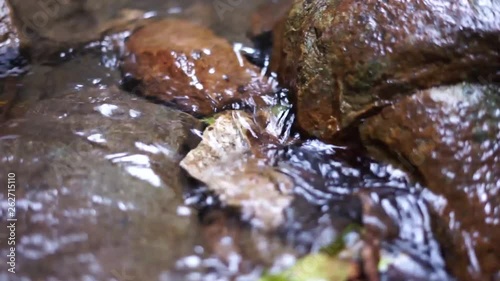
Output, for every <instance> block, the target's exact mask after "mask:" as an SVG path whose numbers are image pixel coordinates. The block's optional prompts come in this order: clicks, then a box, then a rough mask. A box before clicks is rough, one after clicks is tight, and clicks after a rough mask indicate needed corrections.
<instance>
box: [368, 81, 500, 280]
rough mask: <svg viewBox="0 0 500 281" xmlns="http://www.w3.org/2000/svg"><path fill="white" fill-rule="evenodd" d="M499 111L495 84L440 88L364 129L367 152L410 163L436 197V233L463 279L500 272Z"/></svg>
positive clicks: (408, 99)
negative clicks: (499, 240) (370, 151)
mask: <svg viewBox="0 0 500 281" xmlns="http://www.w3.org/2000/svg"><path fill="white" fill-rule="evenodd" d="M499 108H500V88H499V87H498V86H478V85H469V84H460V85H455V86H449V87H440V88H434V89H430V90H425V91H420V92H418V93H416V94H415V95H413V96H411V97H405V98H403V99H402V100H401V101H399V102H398V103H396V104H395V105H393V106H390V107H387V108H385V109H384V110H383V111H382V112H381V114H379V115H377V116H375V117H372V118H369V119H368V120H367V121H366V122H365V123H364V124H363V125H362V126H361V129H360V130H361V134H362V138H363V140H364V142H365V144H367V145H368V147H369V148H370V150H372V151H374V152H376V154H377V155H383V154H385V155H386V156H387V152H389V153H390V154H391V155H392V156H397V157H398V158H399V159H398V161H401V160H403V162H406V163H408V164H409V165H410V170H413V172H414V174H415V175H416V176H417V177H418V178H419V179H420V180H421V182H422V183H423V185H424V186H426V187H427V188H428V189H429V190H430V191H431V192H432V193H433V194H434V195H432V196H431V195H427V196H429V198H428V199H430V200H429V202H430V204H431V205H432V206H433V209H434V212H435V217H434V222H433V229H434V233H435V234H436V236H437V238H438V240H439V242H440V243H441V247H442V249H443V253H444V256H445V259H446V262H447V266H448V268H449V270H450V271H451V272H452V273H453V274H454V275H455V276H456V277H457V278H458V280H496V279H495V278H498V277H499V276H500V244H499V243H498V238H499V237H500V180H499V175H500V141H499V140H500V125H499V124H500V109H499ZM381 153H383V154H381ZM389 156H390V155H389Z"/></svg>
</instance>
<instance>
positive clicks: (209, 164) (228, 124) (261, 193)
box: [181, 111, 293, 230]
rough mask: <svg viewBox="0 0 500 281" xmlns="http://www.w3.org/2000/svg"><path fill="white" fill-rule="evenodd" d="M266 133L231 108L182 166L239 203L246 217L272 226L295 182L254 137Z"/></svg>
mask: <svg viewBox="0 0 500 281" xmlns="http://www.w3.org/2000/svg"><path fill="white" fill-rule="evenodd" d="M263 134H267V133H266V132H265V131H264V129H261V128H259V126H258V125H257V124H256V123H255V121H254V120H253V119H252V118H251V117H250V116H249V115H248V114H246V113H244V112H240V111H229V112H227V113H224V114H222V115H220V116H219V117H217V119H215V121H214V123H213V124H212V125H210V126H209V127H208V128H207V129H206V130H205V132H204V133H203V139H202V141H201V143H200V144H199V146H198V147H197V148H196V149H194V150H192V151H191V152H189V153H188V155H187V156H186V158H184V159H183V160H182V162H181V166H182V167H183V168H184V169H186V170H187V171H188V172H189V174H190V175H191V176H192V177H194V178H196V179H198V180H200V181H202V182H204V183H205V184H206V185H207V186H208V187H209V189H210V190H211V191H213V192H215V193H216V194H217V195H218V197H219V198H220V200H221V201H222V202H224V203H225V204H227V205H229V206H233V207H238V208H240V209H241V211H242V215H243V218H244V219H246V220H248V221H251V222H252V224H253V225H254V226H256V227H259V228H263V229H266V230H271V229H274V228H276V227H278V226H279V225H280V224H281V223H282V222H283V210H284V209H285V208H286V207H288V205H289V204H290V203H291V201H292V199H293V198H292V195H291V192H292V188H293V183H292V180H291V179H290V178H289V177H288V176H287V175H285V174H283V173H280V172H279V171H278V170H277V168H276V167H273V166H272V165H270V163H269V161H270V160H269V159H268V158H266V157H265V156H264V157H263V156H262V155H261V152H260V148H259V147H258V145H257V144H255V143H254V141H252V140H251V139H252V138H255V137H258V136H262V135H263Z"/></svg>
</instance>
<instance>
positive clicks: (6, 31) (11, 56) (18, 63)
mask: <svg viewBox="0 0 500 281" xmlns="http://www.w3.org/2000/svg"><path fill="white" fill-rule="evenodd" d="M21 45H22V44H21V38H20V36H19V30H18V27H17V26H16V23H15V21H14V17H13V13H12V9H11V7H10V5H9V3H8V2H7V1H5V0H1V1H0V78H4V77H6V76H15V75H19V74H21V73H23V72H25V71H26V61H25V59H24V58H23V57H22V56H21V53H20V52H21V50H20V49H21Z"/></svg>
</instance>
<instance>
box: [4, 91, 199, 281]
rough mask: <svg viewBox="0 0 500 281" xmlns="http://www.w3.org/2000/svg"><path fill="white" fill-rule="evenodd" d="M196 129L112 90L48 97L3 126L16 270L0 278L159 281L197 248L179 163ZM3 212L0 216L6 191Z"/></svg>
mask: <svg viewBox="0 0 500 281" xmlns="http://www.w3.org/2000/svg"><path fill="white" fill-rule="evenodd" d="M198 126H199V122H198V121H197V120H196V119H194V118H192V117H191V116H189V115H187V114H184V113H181V112H178V111H175V110H172V109H168V108H166V107H164V106H160V105H155V104H152V103H149V102H147V101H144V100H142V99H141V98H138V97H134V96H132V95H129V94H127V93H124V92H122V91H120V90H118V89H117V88H116V87H111V88H108V89H93V90H91V89H87V90H86V91H85V92H79V93H72V92H70V93H68V94H67V95H65V96H59V97H54V98H49V99H45V100H42V101H40V102H39V103H38V104H37V105H36V106H35V107H32V108H30V109H29V110H28V112H27V113H26V114H25V115H24V117H23V118H19V119H12V120H9V121H7V122H6V123H3V124H1V125H0V155H2V157H1V159H0V171H2V173H1V174H0V180H1V181H6V178H5V177H6V176H7V174H6V173H4V171H5V172H7V171H8V172H13V173H15V174H16V183H17V188H16V191H15V194H16V199H17V200H16V202H17V212H16V216H17V219H18V222H17V241H16V243H17V244H16V247H17V248H16V249H17V254H16V257H17V273H16V275H15V276H13V275H10V273H6V271H5V270H1V273H0V279H1V280H82V279H85V278H87V279H88V278H91V279H95V280H111V279H124V278H125V276H127V277H126V278H128V279H129V280H140V279H147V280H156V279H158V278H159V276H160V275H161V274H163V273H164V272H167V271H170V270H171V269H173V268H174V267H175V262H176V261H177V259H179V258H180V257H183V256H185V255H188V254H191V253H192V249H193V247H194V246H195V245H199V243H201V241H200V238H199V234H198V233H199V231H200V229H199V228H198V219H197V217H196V216H195V215H194V212H191V213H190V212H189V209H188V208H187V207H185V206H183V204H184V202H183V198H182V188H183V186H184V184H185V183H184V179H185V177H183V176H182V173H181V168H180V167H179V164H178V163H179V161H180V160H181V159H182V157H183V156H184V154H185V153H186V152H187V151H186V150H188V149H189V148H190V147H194V146H195V145H196V139H197V138H193V136H192V135H191V133H190V132H191V130H192V129H196V128H198ZM193 141H194V143H193ZM0 206H2V208H1V209H2V212H1V213H0V217H2V218H5V214H6V213H5V210H6V208H4V207H6V206H7V197H6V193H4V192H1V193H0ZM180 208H181V209H182V210H183V211H182V212H179V209H180ZM186 209H188V210H187V211H188V212H186ZM179 241H182V243H179ZM0 253H1V254H2V255H4V256H6V255H7V244H6V243H5V244H4V243H2V245H0ZM4 266H5V265H2V266H0V267H1V268H2V269H3V268H5V267H4ZM7 274H9V275H7Z"/></svg>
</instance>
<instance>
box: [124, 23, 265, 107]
mask: <svg viewBox="0 0 500 281" xmlns="http://www.w3.org/2000/svg"><path fill="white" fill-rule="evenodd" d="M127 47H128V49H129V51H130V55H129V56H128V57H127V58H126V61H125V63H124V65H123V70H124V72H125V73H127V74H130V75H131V76H132V77H134V78H135V79H138V80H140V81H141V83H140V86H139V90H140V92H141V93H142V94H144V95H146V96H152V97H155V98H157V99H159V100H162V101H165V102H168V103H172V104H174V105H176V106H177V107H178V108H180V109H182V110H184V111H187V112H190V113H197V114H201V115H208V114H211V113H213V112H217V111H220V110H222V109H225V108H228V107H231V106H235V105H236V104H239V105H241V104H247V105H254V104H261V103H264V100H263V99H261V98H260V97H259V96H260V95H263V94H266V93H271V92H272V89H273V87H272V83H271V82H269V81H268V80H267V78H265V77H263V75H262V73H261V71H260V69H258V68H257V67H255V66H253V65H251V64H250V63H249V62H247V61H246V60H245V58H243V57H242V56H241V55H240V54H239V53H238V52H237V51H235V50H234V48H233V46H231V44H229V42H227V41H226V40H225V39H222V38H220V37H218V36H216V35H215V34H214V33H213V32H212V31H211V30H209V29H207V28H204V27H202V26H199V25H196V24H193V23H190V22H188V21H183V20H174V19H166V20H162V21H158V22H155V23H153V24H151V25H148V26H146V27H144V28H142V29H140V30H138V31H137V32H135V33H134V34H133V35H132V36H131V37H130V38H129V40H128V41H127Z"/></svg>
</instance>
